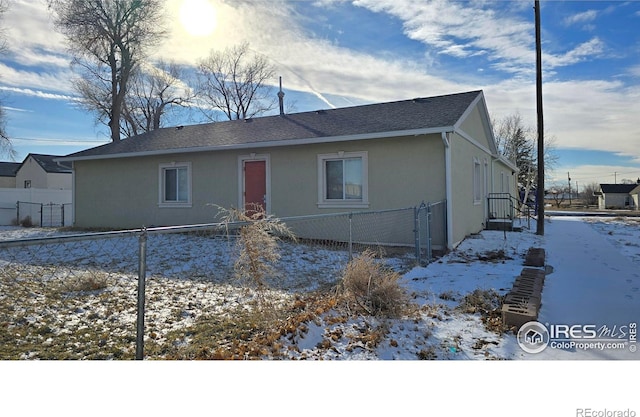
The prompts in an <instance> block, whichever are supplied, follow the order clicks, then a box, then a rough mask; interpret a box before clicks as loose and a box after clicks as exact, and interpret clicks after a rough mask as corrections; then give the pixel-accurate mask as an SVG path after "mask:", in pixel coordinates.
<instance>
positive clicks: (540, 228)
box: [534, 0, 544, 236]
mask: <svg viewBox="0 0 640 417" xmlns="http://www.w3.org/2000/svg"><path fill="white" fill-rule="evenodd" d="M534 9H535V21H536V22H535V24H536V108H537V110H538V189H537V190H536V203H537V204H536V205H537V206H538V221H537V222H536V234H537V235H540V236H543V235H544V122H543V117H542V44H541V41H540V1H539V0H536V1H535V6H534Z"/></svg>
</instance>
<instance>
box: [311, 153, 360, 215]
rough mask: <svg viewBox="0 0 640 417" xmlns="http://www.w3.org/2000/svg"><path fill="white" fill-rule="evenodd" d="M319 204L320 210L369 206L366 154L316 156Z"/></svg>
mask: <svg viewBox="0 0 640 417" xmlns="http://www.w3.org/2000/svg"><path fill="white" fill-rule="evenodd" d="M318 204H319V206H320V207H333V206H340V207H366V206H367V205H368V204H369V202H368V180H367V153H366V152H338V153H335V154H324V155H318Z"/></svg>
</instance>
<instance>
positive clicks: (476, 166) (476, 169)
mask: <svg viewBox="0 0 640 417" xmlns="http://www.w3.org/2000/svg"><path fill="white" fill-rule="evenodd" d="M482 182H483V181H482V169H481V165H480V161H479V160H478V159H477V158H473V203H474V204H480V203H481V202H482Z"/></svg>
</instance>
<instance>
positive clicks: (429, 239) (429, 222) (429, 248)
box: [426, 203, 433, 263]
mask: <svg viewBox="0 0 640 417" xmlns="http://www.w3.org/2000/svg"><path fill="white" fill-rule="evenodd" d="M432 220H433V216H432V215H431V203H429V204H427V220H426V223H427V263H430V262H431V259H433V249H432V246H431V244H432V236H433V233H431V225H432Z"/></svg>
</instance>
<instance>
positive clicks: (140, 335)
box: [136, 228, 147, 360]
mask: <svg viewBox="0 0 640 417" xmlns="http://www.w3.org/2000/svg"><path fill="white" fill-rule="evenodd" d="M138 241H139V252H138V309H137V313H138V321H137V326H136V360H142V359H144V292H145V281H146V279H147V229H146V228H143V229H142V233H141V234H140V237H139V239H138Z"/></svg>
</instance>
